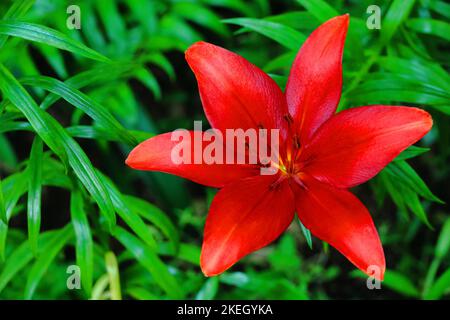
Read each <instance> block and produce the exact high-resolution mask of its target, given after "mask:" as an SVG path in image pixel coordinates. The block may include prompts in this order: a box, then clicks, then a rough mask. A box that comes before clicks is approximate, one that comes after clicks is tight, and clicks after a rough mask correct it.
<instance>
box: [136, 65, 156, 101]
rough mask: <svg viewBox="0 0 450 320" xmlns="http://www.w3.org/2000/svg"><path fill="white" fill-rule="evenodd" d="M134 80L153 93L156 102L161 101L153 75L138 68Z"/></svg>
mask: <svg viewBox="0 0 450 320" xmlns="http://www.w3.org/2000/svg"><path fill="white" fill-rule="evenodd" d="M136 78H137V79H139V81H141V82H142V84H143V85H144V86H146V87H147V88H148V89H149V90H150V91H151V92H152V93H153V95H154V96H155V99H156V100H159V99H161V87H160V86H159V84H158V81H157V80H156V78H155V76H154V75H153V73H151V72H150V71H149V70H147V69H145V68H140V69H138V70H137V71H136Z"/></svg>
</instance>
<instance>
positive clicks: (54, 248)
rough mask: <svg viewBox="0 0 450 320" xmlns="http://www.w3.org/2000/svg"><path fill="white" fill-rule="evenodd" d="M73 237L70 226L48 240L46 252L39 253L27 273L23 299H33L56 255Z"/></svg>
mask: <svg viewBox="0 0 450 320" xmlns="http://www.w3.org/2000/svg"><path fill="white" fill-rule="evenodd" d="M72 236H73V229H72V226H71V225H70V224H67V225H66V226H65V227H64V228H62V229H60V230H58V232H56V233H55V234H54V236H53V237H52V238H51V239H49V240H48V242H47V244H46V249H47V250H46V251H43V252H40V254H39V258H38V259H37V260H36V262H35V263H34V264H33V266H32V267H31V269H30V271H29V272H28V276H27V282H26V284H25V293H24V297H25V299H27V300H29V299H31V298H32V297H33V295H34V293H35V291H36V289H37V287H38V285H39V283H40V281H41V279H42V277H43V276H44V274H45V272H46V271H47V269H48V267H49V266H50V264H51V263H52V261H53V260H54V259H55V258H56V255H57V254H58V253H59V252H60V251H61V250H62V248H64V246H65V245H66V243H67V242H68V241H69V240H70V238H71V237H72Z"/></svg>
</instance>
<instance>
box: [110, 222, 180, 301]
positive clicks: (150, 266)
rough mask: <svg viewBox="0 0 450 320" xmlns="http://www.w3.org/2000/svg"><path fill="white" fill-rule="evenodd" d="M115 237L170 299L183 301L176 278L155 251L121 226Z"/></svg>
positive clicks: (116, 229)
mask: <svg viewBox="0 0 450 320" xmlns="http://www.w3.org/2000/svg"><path fill="white" fill-rule="evenodd" d="M114 236H115V237H116V239H117V240H119V242H120V243H122V245H123V246H124V247H125V248H126V249H127V250H129V251H130V252H131V253H132V254H133V256H134V257H135V258H136V260H138V262H139V263H140V264H142V266H143V267H145V268H146V269H147V270H148V271H149V272H150V273H151V274H152V275H153V279H154V280H155V282H156V283H157V284H158V285H159V286H160V287H161V288H162V289H163V290H164V291H166V293H167V294H168V295H169V297H170V298H172V299H181V298H182V297H183V292H182V290H181V287H180V285H179V284H178V283H177V281H176V279H175V277H174V276H173V275H172V274H170V272H169V270H168V269H167V267H166V266H165V265H164V263H163V262H162V261H161V260H160V259H159V257H158V256H157V255H156V253H155V252H154V251H153V250H151V249H150V248H149V247H147V246H145V244H144V243H142V242H141V241H140V240H139V239H137V238H136V237H134V236H133V235H131V234H130V233H129V232H127V231H126V230H124V229H122V228H121V227H119V226H116V228H115V232H114Z"/></svg>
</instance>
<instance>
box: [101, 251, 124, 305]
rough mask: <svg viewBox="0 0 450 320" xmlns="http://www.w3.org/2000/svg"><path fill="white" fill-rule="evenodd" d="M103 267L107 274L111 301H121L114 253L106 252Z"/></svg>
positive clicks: (118, 275) (117, 267) (118, 274)
mask: <svg viewBox="0 0 450 320" xmlns="http://www.w3.org/2000/svg"><path fill="white" fill-rule="evenodd" d="M105 266H106V272H107V273H108V279H109V292H110V294H111V300H122V292H121V290H120V272H119V265H118V264H117V259H116V255H115V254H114V252H112V251H108V252H107V253H106V254H105Z"/></svg>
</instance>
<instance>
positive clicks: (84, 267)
mask: <svg viewBox="0 0 450 320" xmlns="http://www.w3.org/2000/svg"><path fill="white" fill-rule="evenodd" d="M70 216H71V220H72V225H73V229H74V232H75V238H76V243H75V253H76V261H77V265H78V266H79V267H80V270H81V286H82V287H83V289H84V290H85V291H86V293H87V295H88V296H89V297H90V296H91V292H92V282H93V273H94V244H93V240H92V233H91V228H90V227H89V221H88V219H87V215H86V212H85V210H84V204H83V197H82V195H81V192H80V191H79V190H75V191H72V193H71V197H70Z"/></svg>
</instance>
